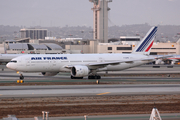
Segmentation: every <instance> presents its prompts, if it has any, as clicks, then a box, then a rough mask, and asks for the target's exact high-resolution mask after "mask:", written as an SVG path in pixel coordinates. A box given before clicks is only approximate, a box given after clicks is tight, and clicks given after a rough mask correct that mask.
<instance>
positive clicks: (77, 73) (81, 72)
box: [71, 65, 90, 77]
mask: <svg viewBox="0 0 180 120" xmlns="http://www.w3.org/2000/svg"><path fill="white" fill-rule="evenodd" d="M89 72H90V70H89V68H88V67H87V66H82V65H76V66H73V67H72V68H71V75H72V76H73V77H84V76H87V75H88V74H89Z"/></svg>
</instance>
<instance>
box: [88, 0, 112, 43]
mask: <svg viewBox="0 0 180 120" xmlns="http://www.w3.org/2000/svg"><path fill="white" fill-rule="evenodd" d="M89 1H90V2H92V3H94V7H93V8H92V10H93V12H94V18H93V19H94V26H93V34H94V39H98V40H100V41H101V42H102V43H107V42H108V11H109V10H110V8H109V7H108V3H109V2H112V0H89Z"/></svg>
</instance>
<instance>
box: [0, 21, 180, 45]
mask: <svg viewBox="0 0 180 120" xmlns="http://www.w3.org/2000/svg"><path fill="white" fill-rule="evenodd" d="M22 28H23V27H18V26H4V25H0V41H3V40H5V39H14V38H18V37H20V32H19V31H20V29H22ZM33 28H43V29H48V36H50V37H57V38H83V39H93V28H92V27H87V26H65V27H41V26H36V27H33ZM150 28H151V26H150V25H148V24H137V25H123V26H110V27H109V30H108V31H109V33H108V37H109V38H119V37H120V36H136V35H139V36H140V37H143V36H144V35H145V34H146V33H147V31H148V30H149V29H150ZM178 33H179V34H178ZM178 38H180V25H179V26H177V25H159V26H158V32H157V36H156V41H161V42H167V41H171V42H176V41H177V40H178Z"/></svg>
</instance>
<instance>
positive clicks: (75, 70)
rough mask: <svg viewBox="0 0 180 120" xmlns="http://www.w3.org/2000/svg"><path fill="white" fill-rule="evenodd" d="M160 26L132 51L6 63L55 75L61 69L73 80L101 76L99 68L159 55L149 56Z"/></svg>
mask: <svg viewBox="0 0 180 120" xmlns="http://www.w3.org/2000/svg"><path fill="white" fill-rule="evenodd" d="M157 28H158V27H157V26H154V27H152V28H151V29H150V30H149V31H148V33H147V34H146V36H145V37H144V38H143V39H142V40H141V41H140V43H139V44H138V45H137V46H136V48H135V49H134V50H133V51H132V53H131V54H117V53H116V54H52V55H49V54H36V55H35V54H29V55H23V56H19V57H16V58H13V59H12V60H11V61H10V62H9V63H8V64H7V65H6V66H7V68H9V69H12V70H14V71H17V72H19V73H20V79H21V80H23V79H24V76H23V75H22V72H41V73H42V74H43V75H44V76H54V75H56V74H58V73H59V72H71V79H83V77H85V76H88V79H101V76H100V75H98V74H97V72H100V71H120V70H125V69H128V68H132V67H136V66H140V65H143V64H146V63H149V62H152V61H155V60H156V59H157V58H155V57H151V56H149V53H150V50H151V47H152V45H153V42H154V38H155V35H156V32H157Z"/></svg>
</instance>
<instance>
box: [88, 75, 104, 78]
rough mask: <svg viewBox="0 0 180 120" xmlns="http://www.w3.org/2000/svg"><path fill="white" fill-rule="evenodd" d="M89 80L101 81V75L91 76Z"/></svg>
mask: <svg viewBox="0 0 180 120" xmlns="http://www.w3.org/2000/svg"><path fill="white" fill-rule="evenodd" d="M88 79H101V76H99V75H90V76H88Z"/></svg>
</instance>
